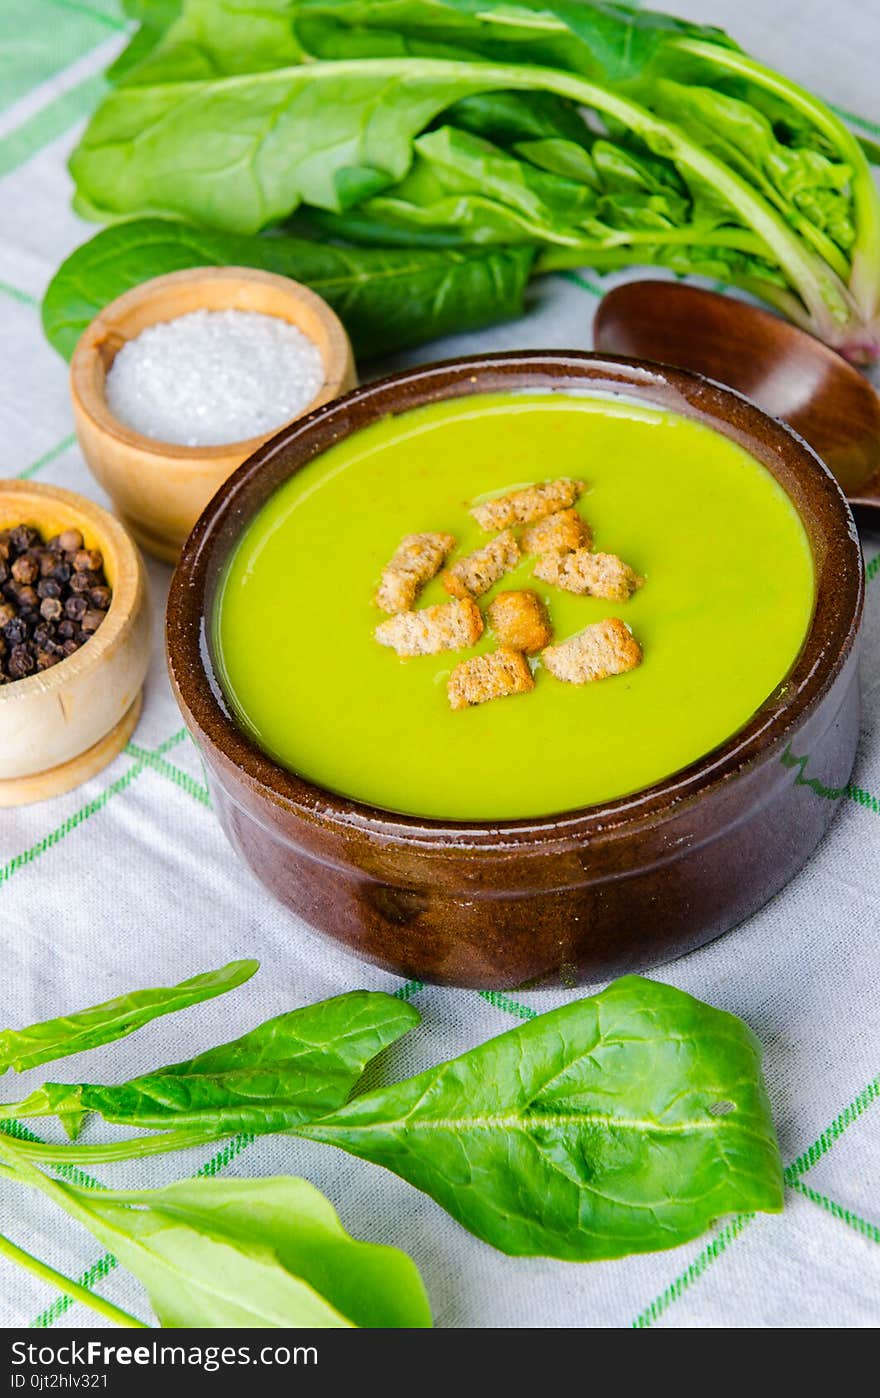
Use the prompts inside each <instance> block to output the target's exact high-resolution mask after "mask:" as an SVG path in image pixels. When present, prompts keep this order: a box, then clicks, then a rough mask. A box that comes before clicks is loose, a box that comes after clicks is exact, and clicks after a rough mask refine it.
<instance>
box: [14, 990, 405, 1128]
mask: <svg viewBox="0 0 880 1398" xmlns="http://www.w3.org/2000/svg"><path fill="white" fill-rule="evenodd" d="M418 1022H419V1013H418V1011H417V1010H416V1009H415V1008H414V1007H413V1006H412V1005H409V1004H407V1002H406V1001H404V1000H399V999H398V998H397V997H396V996H394V995H386V994H384V992H382V991H369V990H356V991H351V992H349V993H348V994H346V995H337V996H334V997H333V998H332V999H330V1000H322V1001H320V1002H319V1003H318V1004H316V1005H307V1006H306V1007H305V1008H304V1009H301V1010H293V1011H291V1012H290V1013H288V1014H283V1015H278V1016H277V1017H276V1018H275V1019H270V1020H267V1021H266V1022H265V1023H264V1024H261V1025H259V1026H258V1027H257V1028H256V1029H253V1030H251V1032H250V1033H249V1034H245V1035H243V1037H242V1038H240V1039H235V1040H233V1041H232V1042H231V1043H228V1044H222V1045H221V1046H220V1047H219V1048H213V1049H209V1050H208V1051H207V1052H206V1053H201V1054H199V1055H198V1056H197V1057H196V1058H191V1059H187V1060H186V1061H185V1062H183V1063H174V1064H171V1065H170V1066H169V1067H166V1068H159V1069H157V1070H156V1071H155V1072H153V1073H146V1074H144V1075H143V1076H141V1077H138V1078H133V1079H132V1080H131V1081H130V1082H125V1083H121V1084H119V1085H118V1086H115V1087H114V1086H102V1085H100V1084H97V1083H77V1084H67V1083H46V1084H45V1085H44V1086H43V1087H40V1088H38V1089H37V1090H36V1091H35V1092H32V1093H31V1094H30V1095H29V1096H28V1097H26V1098H25V1099H24V1100H23V1101H22V1102H17V1103H12V1104H10V1105H8V1106H6V1107H5V1108H3V1111H4V1113H5V1115H7V1116H15V1117H30V1116H55V1115H57V1116H61V1117H63V1118H73V1119H74V1120H76V1119H77V1117H78V1116H79V1117H80V1118H81V1116H82V1114H83V1113H86V1112H98V1113H100V1115H101V1116H102V1117H104V1119H105V1121H112V1122H116V1123H118V1124H121V1125H125V1126H142V1127H158V1128H161V1127H166V1126H174V1127H176V1128H183V1129H189V1128H197V1129H199V1130H200V1131H201V1132H203V1138H204V1139H208V1138H210V1136H225V1135H231V1134H232V1133H233V1132H237V1131H253V1132H264V1131H282V1130H284V1129H286V1128H287V1127H289V1126H293V1125H295V1124H296V1123H297V1122H301V1121H308V1120H309V1119H310V1118H311V1117H315V1116H322V1115H324V1114H325V1113H326V1112H328V1111H332V1110H333V1109H334V1108H335V1107H339V1106H342V1104H343V1103H344V1102H345V1101H346V1100H347V1098H348V1097H349V1094H350V1093H351V1092H352V1090H353V1088H354V1087H355V1086H356V1084H357V1082H358V1079H359V1078H360V1076H361V1074H362V1073H363V1071H364V1069H365V1067H366V1066H367V1064H368V1063H369V1062H370V1061H371V1060H372V1059H373V1058H375V1057H376V1055H377V1054H378V1053H381V1051H382V1050H383V1049H384V1048H387V1047H388V1045H389V1044H393V1043H394V1042H395V1040H396V1039H399V1038H400V1037H401V1035H402V1034H405V1033H406V1032H407V1031H408V1030H409V1029H411V1028H412V1027H413V1025H415V1024H418Z"/></svg>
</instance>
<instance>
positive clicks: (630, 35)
mask: <svg viewBox="0 0 880 1398" xmlns="http://www.w3.org/2000/svg"><path fill="white" fill-rule="evenodd" d="M296 11H297V24H298V26H299V29H300V32H301V35H302V36H303V37H304V38H305V37H306V36H307V35H308V33H309V27H308V21H309V17H314V16H317V15H320V16H322V17H324V18H325V19H332V20H333V21H334V22H335V23H336V24H338V25H340V26H342V25H345V26H348V27H350V28H351V29H352V30H354V31H356V32H360V33H361V34H363V33H364V32H368V31H373V32H376V31H386V30H392V31H398V32H400V33H405V34H408V35H418V36H419V37H420V38H421V39H422V40H423V41H424V40H427V39H428V38H434V39H437V40H446V41H450V40H454V41H455V42H456V43H458V44H459V45H461V46H466V47H468V48H470V49H474V48H476V49H478V50H479V52H480V53H481V54H482V55H483V56H484V57H489V58H493V59H496V60H498V61H500V62H509V63H519V62H531V63H535V64H547V65H549V66H551V67H560V68H561V67H569V68H572V69H573V70H575V71H577V72H580V73H583V74H584V75H585V76H587V77H590V78H595V79H598V80H600V81H622V82H627V81H631V80H632V79H633V78H634V77H636V76H637V75H639V74H640V73H642V72H643V71H644V70H645V69H646V68H650V67H652V66H653V65H654V64H655V63H656V61H657V59H658V58H659V57H661V56H662V55H663V54H664V52H665V51H666V50H667V49H668V48H669V47H670V45H671V44H672V43H673V42H674V41H675V40H676V39H681V38H691V39H701V40H706V41H711V42H712V43H714V44H718V45H727V46H730V47H732V48H736V45H735V44H734V43H733V40H732V39H730V38H728V36H727V35H726V34H724V32H723V31H722V30H720V29H717V28H714V27H712V26H708V25H698V24H692V23H690V22H689V21H687V20H681V19H676V18H674V17H673V16H671V15H665V14H659V13H657V12H656V11H654V10H647V9H645V10H639V9H638V8H636V7H633V6H631V5H629V4H626V3H621V4H616V3H613V2H612V3H605V2H604V0H599V3H589V4H587V3H583V2H582V0H561V3H553V0H516V3H515V4H509V3H507V0H485V2H484V0H299V3H298V4H297V7H296ZM307 47H308V45H307ZM348 51H349V50H347V49H343V48H342V47H341V46H339V47H337V48H336V50H335V51H333V52H327V51H326V50H325V51H324V52H322V55H321V56H322V57H328V58H329V57H333V58H338V57H340V56H342V53H343V52H348ZM388 51H389V50H387V49H386V50H384V52H388Z"/></svg>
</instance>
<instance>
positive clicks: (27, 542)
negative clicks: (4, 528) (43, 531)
mask: <svg viewBox="0 0 880 1398" xmlns="http://www.w3.org/2000/svg"><path fill="white" fill-rule="evenodd" d="M40 542H41V541H40V536H39V534H38V533H37V531H36V529H34V528H32V526H31V525H30V524H19V525H17V526H16V528H15V529H10V531H9V543H10V547H11V548H12V550H13V552H14V553H27V551H28V549H32V548H33V547H34V544H39V543H40Z"/></svg>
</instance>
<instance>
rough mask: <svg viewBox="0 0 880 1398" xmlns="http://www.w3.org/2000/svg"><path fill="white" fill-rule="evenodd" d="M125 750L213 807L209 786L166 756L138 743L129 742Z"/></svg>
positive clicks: (190, 794) (195, 797) (182, 789)
mask: <svg viewBox="0 0 880 1398" xmlns="http://www.w3.org/2000/svg"><path fill="white" fill-rule="evenodd" d="M125 751H126V752H127V753H128V755H129V757H136V758H138V759H139V760H140V761H141V762H143V763H145V764H146V766H147V767H149V768H150V769H151V771H153V772H158V774H159V776H161V777H167V778H168V780H169V781H172V782H174V785H175V786H179V787H180V789H181V791H185V792H186V794H187V795H188V796H192V797H193V798H194V800H196V801H198V802H200V804H201V805H203V806H207V807H208V809H209V810H210V809H211V797H210V794H209V792H208V788H207V787H206V786H203V785H202V783H201V782H198V781H196V779H195V777H191V776H190V775H189V773H188V772H182V771H181V770H180V768H179V767H175V766H174V764H173V763H172V762H166V761H165V759H164V757H161V756H160V755H159V754H158V753H155V752H147V751H146V749H145V748H141V747H138V745H137V743H128V744H127V745H126V748H125Z"/></svg>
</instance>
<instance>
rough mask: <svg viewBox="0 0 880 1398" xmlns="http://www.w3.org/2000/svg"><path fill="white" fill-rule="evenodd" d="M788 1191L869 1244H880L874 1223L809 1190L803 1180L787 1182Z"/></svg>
mask: <svg viewBox="0 0 880 1398" xmlns="http://www.w3.org/2000/svg"><path fill="white" fill-rule="evenodd" d="M788 1187H789V1189H794V1190H796V1191H797V1193H798V1194H803V1196H804V1198H805V1199H809V1200H810V1202H811V1203H812V1204H818V1206H819V1208H820V1209H824V1210H825V1212H826V1213H829V1214H831V1217H832V1218H838V1219H840V1222H841V1223H845V1224H846V1225H847V1227H849V1228H852V1229H854V1231H855V1232H856V1233H860V1234H861V1236H862V1237H863V1238H867V1240H868V1242H869V1243H880V1228H878V1227H877V1224H876V1223H869V1222H868V1221H867V1219H864V1218H860V1217H859V1215H858V1214H854V1213H853V1212H852V1210H851V1209H845V1208H844V1207H843V1205H842V1204H837V1203H835V1201H834V1200H833V1199H829V1198H828V1196H827V1195H826V1194H820V1193H819V1191H818V1190H817V1189H811V1188H810V1186H809V1185H808V1184H804V1182H803V1180H789V1181H788Z"/></svg>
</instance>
